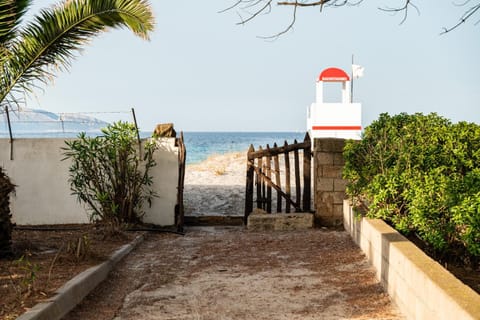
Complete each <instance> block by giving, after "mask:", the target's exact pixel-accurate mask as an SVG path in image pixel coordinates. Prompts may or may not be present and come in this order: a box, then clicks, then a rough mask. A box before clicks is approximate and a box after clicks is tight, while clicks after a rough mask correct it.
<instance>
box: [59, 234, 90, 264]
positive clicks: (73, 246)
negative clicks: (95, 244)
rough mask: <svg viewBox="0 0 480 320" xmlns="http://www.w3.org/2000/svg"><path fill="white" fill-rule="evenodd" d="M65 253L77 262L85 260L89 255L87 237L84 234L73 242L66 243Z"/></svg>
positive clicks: (88, 240)
mask: <svg viewBox="0 0 480 320" xmlns="http://www.w3.org/2000/svg"><path fill="white" fill-rule="evenodd" d="M65 251H66V253H67V254H68V255H70V256H73V257H75V260H77V261H80V260H83V259H85V258H87V257H88V255H89V254H90V239H89V238H88V235H86V234H85V235H82V236H80V237H78V238H77V239H74V240H73V241H68V242H67V247H66V249H65Z"/></svg>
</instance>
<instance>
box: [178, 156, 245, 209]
mask: <svg viewBox="0 0 480 320" xmlns="http://www.w3.org/2000/svg"><path fill="white" fill-rule="evenodd" d="M246 169H247V152H246V151H245V152H236V153H228V154H222V155H213V156H210V157H209V158H208V159H207V160H205V161H203V162H201V163H198V164H189V165H187V167H186V170H185V189H184V201H185V202H184V205H185V215H186V216H204V215H207V216H211V215H230V216H239V215H243V208H244V205H245V176H246Z"/></svg>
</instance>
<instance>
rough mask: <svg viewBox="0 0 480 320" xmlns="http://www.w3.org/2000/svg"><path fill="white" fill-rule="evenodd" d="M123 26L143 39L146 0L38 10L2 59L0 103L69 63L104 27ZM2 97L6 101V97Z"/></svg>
mask: <svg viewBox="0 0 480 320" xmlns="http://www.w3.org/2000/svg"><path fill="white" fill-rule="evenodd" d="M118 27H126V28H128V29H130V30H131V31H132V32H133V33H134V34H136V35H137V36H139V37H141V38H144V39H148V35H149V32H150V31H152V30H153V27H154V18H153V14H152V11H151V7H150V5H149V3H148V1H146V0H70V1H66V2H65V3H63V4H62V5H57V6H56V7H52V8H50V9H46V10H42V11H41V12H40V14H39V15H38V16H37V17H36V18H35V19H34V21H33V22H31V23H29V24H28V25H27V26H26V27H25V28H24V29H23V30H21V31H19V37H18V39H15V40H13V41H12V42H13V43H12V45H11V47H10V54H9V56H8V58H7V60H6V61H4V63H2V64H3V66H2V67H3V70H0V72H2V74H1V79H0V85H1V87H0V103H2V102H8V99H10V100H13V99H14V97H15V92H16V91H20V92H23V91H25V92H29V91H30V90H31V89H32V88H34V87H35V83H38V81H39V82H41V83H44V84H45V83H47V82H49V80H50V79H51V78H52V77H53V76H54V73H53V72H54V71H57V70H63V69H68V67H69V66H70V63H71V61H72V60H73V59H74V58H75V56H76V54H78V52H79V51H81V49H82V48H83V46H84V45H85V44H86V43H88V42H89V41H90V40H91V39H92V38H93V37H94V36H96V35H98V34H99V33H101V32H103V31H106V30H107V29H108V28H118ZM5 99H7V101H5Z"/></svg>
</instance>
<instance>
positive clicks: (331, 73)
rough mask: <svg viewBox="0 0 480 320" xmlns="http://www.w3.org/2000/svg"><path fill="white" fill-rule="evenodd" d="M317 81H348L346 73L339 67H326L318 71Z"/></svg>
mask: <svg viewBox="0 0 480 320" xmlns="http://www.w3.org/2000/svg"><path fill="white" fill-rule="evenodd" d="M318 81H327V82H344V81H350V77H349V76H348V74H347V73H346V72H345V71H343V70H342V69H339V68H328V69H325V70H323V71H322V73H320V76H319V77H318Z"/></svg>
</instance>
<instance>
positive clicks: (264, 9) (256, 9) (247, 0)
mask: <svg viewBox="0 0 480 320" xmlns="http://www.w3.org/2000/svg"><path fill="white" fill-rule="evenodd" d="M235 1H236V2H235V3H234V4H233V5H231V6H229V7H228V8H226V9H224V10H221V11H220V12H225V11H228V10H232V9H238V11H241V12H245V13H246V14H247V15H248V17H247V18H246V19H243V17H242V15H241V14H240V13H239V12H238V11H237V13H238V15H239V16H240V20H241V21H240V22H238V23H237V24H240V25H244V24H246V23H247V22H249V21H251V20H253V19H254V18H256V17H257V16H258V15H260V14H268V13H270V11H272V3H273V0H235ZM463 1H464V2H463V3H461V4H458V6H466V5H467V4H469V3H472V1H473V0H463ZM361 2H363V0H277V2H276V4H277V5H278V6H285V7H293V8H292V18H291V21H290V23H289V24H288V26H287V27H286V28H285V29H284V30H283V31H280V32H279V33H277V34H275V35H272V36H267V37H259V38H262V39H276V38H278V37H279V36H281V35H283V34H285V33H287V32H288V31H290V30H291V29H293V26H294V24H295V22H296V18H297V9H298V8H299V7H320V12H322V10H323V8H324V7H334V8H338V7H343V6H356V5H359V4H360V3H361ZM413 2H414V0H403V1H402V3H403V4H402V5H400V6H398V7H388V6H387V7H383V8H378V9H379V10H381V11H385V12H390V13H394V14H395V13H399V12H401V13H403V18H402V20H401V22H400V24H403V23H404V22H405V21H406V20H407V18H408V14H409V11H410V9H411V8H413V9H414V10H415V11H417V13H418V14H419V15H420V10H419V8H418V7H417V5H416V4H414V3H413ZM247 9H252V10H253V12H250V11H249V10H247ZM478 12H480V1H478V0H476V1H475V3H474V4H473V5H472V6H471V7H470V8H469V9H468V10H467V11H466V12H465V13H464V14H463V15H462V16H461V18H460V21H459V22H458V23H457V24H455V25H454V26H452V27H450V28H443V32H442V33H441V34H444V33H447V32H450V31H452V30H454V29H456V28H458V27H459V26H460V25H462V24H464V23H465V22H466V21H467V20H469V19H471V18H472V16H474V15H475V14H478ZM477 23H480V21H478V22H477Z"/></svg>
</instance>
